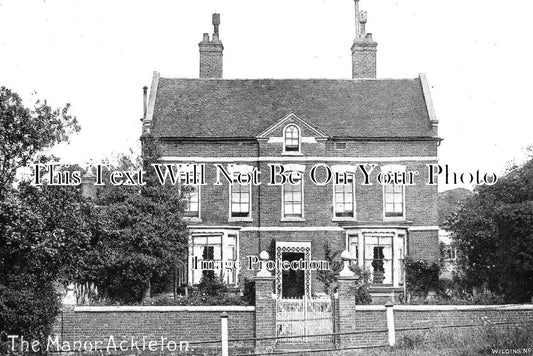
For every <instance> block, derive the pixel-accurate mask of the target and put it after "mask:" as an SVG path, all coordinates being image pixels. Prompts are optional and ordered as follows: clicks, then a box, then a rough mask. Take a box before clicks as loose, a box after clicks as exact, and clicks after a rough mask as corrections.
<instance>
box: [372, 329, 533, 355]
mask: <svg viewBox="0 0 533 356" xmlns="http://www.w3.org/2000/svg"><path fill="white" fill-rule="evenodd" d="M396 340H397V346H395V347H394V348H392V349H390V350H383V349H381V350H373V351H371V352H368V353H365V354H366V355H376V356H377V355H380V356H381V355H384V356H411V355H415V356H422V355H424V356H425V355H432V356H433V355H434V356H440V355H442V356H444V355H446V356H470V355H498V354H500V355H501V354H507V355H524V354H526V355H527V354H529V355H533V325H505V326H502V325H487V326H483V327H472V328H455V329H434V330H427V331H417V332H414V331H413V332H402V333H398V334H397V335H396ZM493 350H499V352H500V353H497V352H493ZM502 351H503V353H502Z"/></svg>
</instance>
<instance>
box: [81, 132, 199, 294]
mask: <svg viewBox="0 0 533 356" xmlns="http://www.w3.org/2000/svg"><path fill="white" fill-rule="evenodd" d="M144 149H145V155H144V160H141V159H138V158H133V159H132V158H131V157H128V156H125V155H123V156H121V157H120V159H119V163H118V165H117V167H114V168H113V169H121V170H138V169H140V168H141V167H143V168H145V171H146V183H147V184H146V185H144V186H111V185H110V186H105V187H103V188H102V189H100V190H99V192H98V198H97V203H98V205H99V206H100V207H99V209H100V216H101V221H102V224H103V227H104V230H105V231H106V233H105V234H104V235H103V236H102V238H101V239H100V241H99V242H98V251H99V252H98V254H97V256H95V260H94V261H93V263H94V266H97V268H96V270H97V271H96V273H95V274H94V275H93V276H91V277H92V278H95V279H96V281H97V282H98V286H99V289H100V291H101V292H102V293H103V294H104V295H105V296H106V297H108V298H110V299H112V300H115V301H117V302H121V303H132V302H139V301H140V300H142V299H143V298H145V297H149V296H150V295H151V292H152V290H153V289H154V287H155V289H156V291H157V289H162V288H163V287H164V285H165V284H168V283H169V282H171V278H169V275H171V274H172V273H173V272H174V270H175V268H176V267H177V266H178V265H180V264H181V263H183V261H184V260H185V259H186V256H187V249H188V235H187V231H186V225H185V223H184V221H183V210H184V206H183V204H184V203H183V199H182V195H181V194H182V192H181V191H180V189H179V187H178V186H172V185H161V184H160V183H159V182H158V181H157V180H156V177H155V175H154V174H153V170H152V169H150V168H149V164H150V163H151V162H153V160H154V159H156V158H155V157H156V154H155V152H156V147H155V144H154V143H152V141H148V140H146V141H145V147H144ZM149 150H152V151H149ZM150 152H153V153H150Z"/></svg>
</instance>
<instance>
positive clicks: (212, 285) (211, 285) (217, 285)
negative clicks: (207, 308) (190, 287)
mask: <svg viewBox="0 0 533 356" xmlns="http://www.w3.org/2000/svg"><path fill="white" fill-rule="evenodd" d="M197 292H198V293H200V294H203V295H208V296H210V297H218V296H223V295H226V294H228V287H227V286H226V284H225V283H224V281H223V280H222V278H220V277H217V276H215V273H214V272H213V271H204V272H203V275H202V279H201V280H200V283H199V284H198V287H197Z"/></svg>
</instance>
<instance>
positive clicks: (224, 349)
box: [220, 312, 229, 356]
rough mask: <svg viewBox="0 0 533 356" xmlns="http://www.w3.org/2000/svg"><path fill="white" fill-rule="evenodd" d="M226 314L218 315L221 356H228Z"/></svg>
mask: <svg viewBox="0 0 533 356" xmlns="http://www.w3.org/2000/svg"><path fill="white" fill-rule="evenodd" d="M228 316H229V315H228V313H226V312H223V313H222V314H220V330H221V333H222V337H221V339H222V356H228V352H229V351H228V339H229V338H228Z"/></svg>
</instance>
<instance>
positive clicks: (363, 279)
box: [318, 241, 372, 304]
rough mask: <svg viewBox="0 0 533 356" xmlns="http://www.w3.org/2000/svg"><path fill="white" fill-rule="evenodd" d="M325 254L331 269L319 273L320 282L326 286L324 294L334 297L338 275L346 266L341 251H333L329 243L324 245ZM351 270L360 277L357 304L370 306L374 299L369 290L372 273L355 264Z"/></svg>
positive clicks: (356, 297)
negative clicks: (341, 257)
mask: <svg viewBox="0 0 533 356" xmlns="http://www.w3.org/2000/svg"><path fill="white" fill-rule="evenodd" d="M324 252H325V256H326V260H327V261H328V262H329V264H330V266H331V269H330V270H329V271H318V280H319V281H321V282H322V283H323V284H324V292H326V293H327V294H329V295H332V294H333V293H335V292H336V291H337V288H338V285H337V275H338V273H339V272H340V271H341V270H342V269H343V268H344V266H343V261H342V260H341V259H340V254H341V251H333V250H332V249H331V244H330V243H329V241H326V242H325V243H324ZM350 270H351V271H352V272H354V273H355V274H356V275H358V276H359V277H360V278H359V280H358V282H357V289H356V292H355V302H356V304H370V303H371V302H372V297H371V296H370V293H369V292H368V289H369V287H370V283H371V282H370V279H371V275H372V274H371V272H370V271H369V270H365V269H362V268H360V267H359V266H356V265H353V264H352V265H350Z"/></svg>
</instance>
